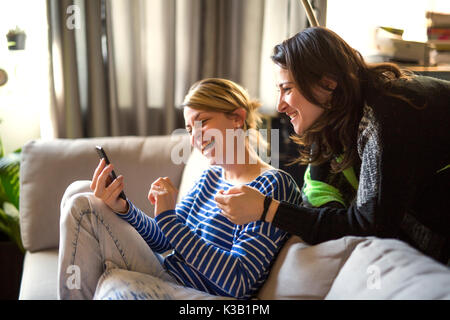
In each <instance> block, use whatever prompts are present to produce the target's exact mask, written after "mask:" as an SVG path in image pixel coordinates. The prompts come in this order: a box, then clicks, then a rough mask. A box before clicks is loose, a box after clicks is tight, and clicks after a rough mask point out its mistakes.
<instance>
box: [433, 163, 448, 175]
mask: <svg viewBox="0 0 450 320" xmlns="http://www.w3.org/2000/svg"><path fill="white" fill-rule="evenodd" d="M449 168H450V164H448V165H446V166H445V167H443V168H441V169H439V170H438V171H436V173H441V172H442V171H445V170H447V169H449Z"/></svg>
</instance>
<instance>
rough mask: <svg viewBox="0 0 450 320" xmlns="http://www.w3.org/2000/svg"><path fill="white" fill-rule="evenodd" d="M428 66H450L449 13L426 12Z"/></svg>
mask: <svg viewBox="0 0 450 320" xmlns="http://www.w3.org/2000/svg"><path fill="white" fill-rule="evenodd" d="M426 17H427V25H428V27H427V36H428V43H429V44H430V46H431V48H432V51H431V52H430V64H432V65H443V64H450V13H438V12H427V13H426Z"/></svg>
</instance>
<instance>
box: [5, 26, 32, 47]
mask: <svg viewBox="0 0 450 320" xmlns="http://www.w3.org/2000/svg"><path fill="white" fill-rule="evenodd" d="M26 37H27V35H26V34H25V31H23V30H21V29H19V27H17V26H16V28H15V29H11V30H9V32H8V33H7V34H6V39H7V40H8V49H9V50H24V49H25V39H26Z"/></svg>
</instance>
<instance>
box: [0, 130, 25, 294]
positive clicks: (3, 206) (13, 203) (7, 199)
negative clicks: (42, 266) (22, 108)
mask: <svg viewBox="0 0 450 320" xmlns="http://www.w3.org/2000/svg"><path fill="white" fill-rule="evenodd" d="M20 154H21V149H18V150H16V151H14V152H12V153H9V154H7V155H5V154H4V150H3V144H2V140H1V138H0V261H1V263H0V283H1V286H0V300H3V299H17V297H18V294H19V287H20V277H21V273H22V265H23V257H24V251H25V250H24V248H23V245H22V240H21V237H20V226H19V166H20Z"/></svg>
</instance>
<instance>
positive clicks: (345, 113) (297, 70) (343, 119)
mask: <svg viewBox="0 0 450 320" xmlns="http://www.w3.org/2000/svg"><path fill="white" fill-rule="evenodd" d="M271 58H272V60H273V61H274V62H275V63H276V64H277V65H279V66H280V67H282V68H285V69H287V70H289V71H290V73H291V75H292V77H293V79H294V81H295V83H296V86H297V89H298V90H299V91H300V92H301V93H302V95H303V96H304V97H305V98H306V99H307V100H308V101H310V102H311V103H313V104H315V105H317V106H319V107H322V108H324V109H325V112H323V113H322V115H321V116H320V117H319V119H317V121H316V122H315V123H314V124H313V125H312V126H311V127H310V128H308V130H306V131H305V132H304V133H303V134H302V135H301V136H292V137H291V138H292V139H293V140H294V142H295V143H297V144H299V145H300V146H301V147H300V148H299V152H300V156H299V158H298V159H297V160H296V161H294V163H302V164H308V163H311V164H321V163H324V162H326V161H330V164H331V168H332V171H333V172H340V171H342V170H345V169H346V168H348V167H350V166H352V165H353V164H354V163H355V161H356V160H357V157H358V153H357V147H356V145H357V135H358V125H359V122H360V119H361V117H362V112H363V106H364V101H365V97H366V92H367V90H368V89H369V88H375V89H377V90H381V92H386V93H387V87H388V84H389V81H390V80H392V79H399V78H403V77H404V78H408V77H409V76H410V74H408V73H407V72H404V71H402V70H400V69H399V67H398V66H397V65H395V64H392V63H380V64H367V63H366V62H365V61H364V59H363V57H362V56H361V54H360V53H359V52H358V51H357V50H355V49H353V48H352V47H350V46H349V45H348V44H347V43H346V42H345V41H344V40H343V39H342V38H341V37H339V36H338V35H337V34H336V33H334V32H333V31H331V30H329V29H326V28H323V27H313V28H307V29H305V30H303V31H302V32H299V33H297V34H296V35H295V36H293V37H292V38H290V39H287V40H285V41H283V43H281V44H279V45H277V46H275V48H274V53H273V55H272V57H271ZM323 77H328V78H329V79H332V80H334V81H336V83H337V86H336V88H335V89H334V90H331V89H329V88H326V87H323V89H325V90H329V91H332V95H331V102H330V103H329V104H326V105H324V104H321V103H320V102H319V101H317V99H316V97H315V95H314V94H313V89H314V87H316V86H321V80H322V79H323ZM398 98H400V99H403V100H405V101H406V100H407V99H406V98H403V97H398ZM313 146H314V148H313ZM341 154H343V158H342V159H341V160H340V161H339V162H338V161H337V160H336V156H338V155H341Z"/></svg>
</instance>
